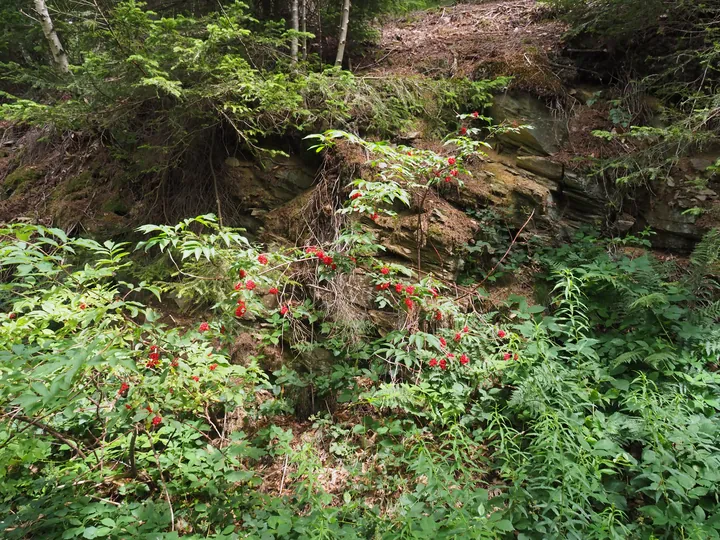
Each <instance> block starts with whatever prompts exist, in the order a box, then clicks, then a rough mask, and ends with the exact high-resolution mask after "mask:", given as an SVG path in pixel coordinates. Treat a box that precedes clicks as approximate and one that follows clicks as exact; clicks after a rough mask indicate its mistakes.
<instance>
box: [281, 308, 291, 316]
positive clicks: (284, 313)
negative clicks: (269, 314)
mask: <svg viewBox="0 0 720 540" xmlns="http://www.w3.org/2000/svg"><path fill="white" fill-rule="evenodd" d="M288 311H289V310H288V307H287V306H282V307H281V308H280V315H286V314H287V312H288Z"/></svg>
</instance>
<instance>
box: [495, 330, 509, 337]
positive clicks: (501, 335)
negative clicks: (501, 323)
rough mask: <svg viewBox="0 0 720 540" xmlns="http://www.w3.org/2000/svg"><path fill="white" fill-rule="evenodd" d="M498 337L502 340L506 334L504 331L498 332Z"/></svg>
mask: <svg viewBox="0 0 720 540" xmlns="http://www.w3.org/2000/svg"><path fill="white" fill-rule="evenodd" d="M497 335H498V337H499V338H500V339H502V338H504V337H505V336H506V335H507V334H506V333H505V330H498V334H497Z"/></svg>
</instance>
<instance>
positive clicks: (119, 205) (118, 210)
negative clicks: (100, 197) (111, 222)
mask: <svg viewBox="0 0 720 540" xmlns="http://www.w3.org/2000/svg"><path fill="white" fill-rule="evenodd" d="M102 209H103V211H105V212H111V213H113V214H117V215H118V216H124V215H126V214H127V213H128V212H129V211H130V208H128V205H127V204H126V203H125V201H123V200H122V199H119V198H112V199H109V200H107V201H105V204H103V206H102Z"/></svg>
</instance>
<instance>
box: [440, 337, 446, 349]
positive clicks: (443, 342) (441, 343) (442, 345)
mask: <svg viewBox="0 0 720 540" xmlns="http://www.w3.org/2000/svg"><path fill="white" fill-rule="evenodd" d="M440 346H441V347H442V348H443V349H444V348H445V347H447V341H445V338H444V337H441V338H440Z"/></svg>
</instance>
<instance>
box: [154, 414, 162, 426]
mask: <svg viewBox="0 0 720 540" xmlns="http://www.w3.org/2000/svg"><path fill="white" fill-rule="evenodd" d="M160 422H162V418H160V417H159V416H156V417H155V418H153V419H152V425H153V426H159V425H160Z"/></svg>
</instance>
